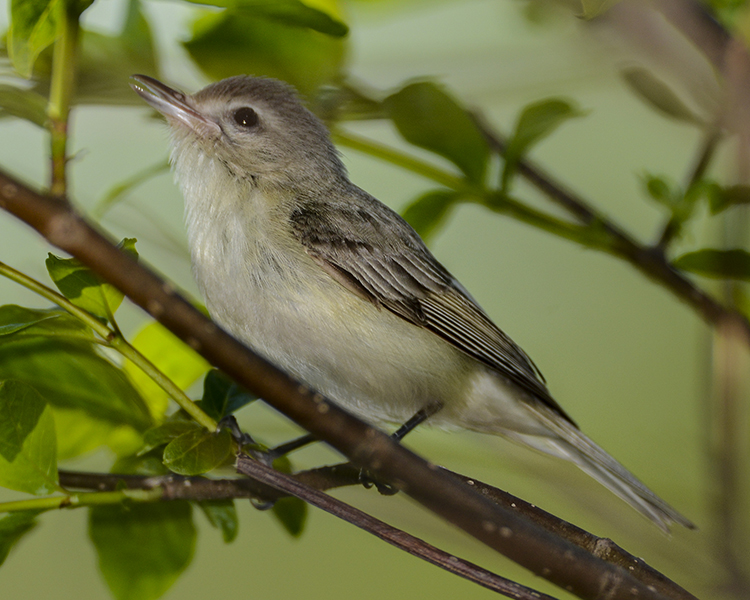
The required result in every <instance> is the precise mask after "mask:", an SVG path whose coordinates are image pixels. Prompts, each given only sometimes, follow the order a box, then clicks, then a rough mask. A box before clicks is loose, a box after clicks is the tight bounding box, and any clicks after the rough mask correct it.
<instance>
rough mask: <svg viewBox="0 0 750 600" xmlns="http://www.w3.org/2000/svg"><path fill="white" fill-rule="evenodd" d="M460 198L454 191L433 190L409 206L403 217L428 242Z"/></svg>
mask: <svg viewBox="0 0 750 600" xmlns="http://www.w3.org/2000/svg"><path fill="white" fill-rule="evenodd" d="M460 198H461V196H460V195H459V194H458V193H456V192H454V191H452V190H433V191H431V192H427V193H425V194H422V195H421V196H419V197H418V198H417V199H416V200H414V201H413V202H412V203H411V204H410V205H409V206H407V207H406V210H404V213H403V217H404V219H406V221H407V223H409V225H411V226H412V227H413V228H414V229H415V230H416V232H417V233H418V234H419V235H420V236H422V239H424V240H425V241H427V240H429V238H430V237H431V236H432V234H433V233H434V232H435V231H436V230H437V229H439V228H440V227H441V226H442V225H443V224H444V223H445V221H446V219H447V218H448V215H449V213H450V210H451V209H452V208H453V206H454V205H455V204H456V203H457V202H458V201H459V199H460Z"/></svg>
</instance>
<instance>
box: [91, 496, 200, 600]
mask: <svg viewBox="0 0 750 600" xmlns="http://www.w3.org/2000/svg"><path fill="white" fill-rule="evenodd" d="M89 537H90V538H91V541H92V542H93V543H94V548H95V549H96V553H97V555H98V558H99V569H100V570H101V572H102V575H103V576H104V580H105V581H106V582H107V585H108V586H109V589H110V591H111V592H112V595H113V596H114V597H115V598H116V599H117V600H156V599H157V598H159V597H160V596H161V595H162V594H164V592H166V591H167V590H168V589H169V588H170V587H171V586H172V584H173V583H174V582H175V581H176V580H177V578H178V577H179V576H180V574H181V573H182V572H183V571H184V570H185V569H186V568H187V566H188V565H189V564H190V561H191V560H192V558H193V553H194V550H195V539H196V531H195V525H194V524H193V518H192V510H191V507H190V504H189V503H187V502H182V501H174V502H155V503H152V504H126V505H122V506H95V507H92V508H91V510H90V512H89Z"/></svg>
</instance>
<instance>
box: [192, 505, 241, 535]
mask: <svg viewBox="0 0 750 600" xmlns="http://www.w3.org/2000/svg"><path fill="white" fill-rule="evenodd" d="M198 506H200V507H201V510H202V511H203V513H204V514H205V515H206V518H207V519H208V522H209V523H211V525H213V526H214V527H216V528H217V529H219V530H221V535H222V537H223V538H224V543H225V544H229V543H230V542H233V541H234V540H235V538H236V537H237V532H238V531H239V528H240V523H239V520H238V519H237V509H236V508H235V506H234V500H232V499H231V498H229V499H226V500H203V501H201V502H198Z"/></svg>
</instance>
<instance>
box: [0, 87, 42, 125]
mask: <svg viewBox="0 0 750 600" xmlns="http://www.w3.org/2000/svg"><path fill="white" fill-rule="evenodd" d="M9 115H10V116H14V117H18V118H20V119H26V120H27V121H30V122H31V123H34V124H35V125H39V127H44V125H45V123H46V122H47V99H46V98H45V97H44V96H42V95H41V94H38V93H37V92H35V91H34V90H23V89H21V88H17V87H14V86H12V85H0V118H1V117H5V116H9Z"/></svg>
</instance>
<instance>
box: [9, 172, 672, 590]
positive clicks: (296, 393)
mask: <svg viewBox="0 0 750 600" xmlns="http://www.w3.org/2000/svg"><path fill="white" fill-rule="evenodd" d="M0 208H3V209H4V210H6V211H8V212H9V213H11V214H13V215H15V216H16V217H18V218H19V219H21V220H23V221H24V222H26V223H27V224H29V225H30V226H31V227H33V228H35V229H36V230H37V231H39V232H40V233H41V234H42V235H43V236H44V237H45V238H46V239H47V240H48V241H50V242H51V243H52V244H54V245H56V246H57V247H59V248H61V249H62V250H64V251H66V252H68V253H69V254H71V255H73V256H75V257H76V258H78V259H79V260H80V261H81V262H82V263H83V264H84V265H86V266H87V267H89V268H90V269H91V270H92V271H93V272H94V273H96V274H97V275H99V276H100V277H102V279H104V280H105V281H107V282H109V283H111V284H112V285H114V286H115V287H117V288H118V289H119V290H121V291H122V292H124V293H125V294H126V295H127V296H128V297H129V298H130V299H131V300H132V301H133V302H135V303H136V304H137V305H139V306H141V307H142V308H143V309H145V310H146V311H147V312H148V313H149V314H151V315H152V316H153V317H154V318H156V319H157V320H158V321H159V322H160V323H162V324H163V325H164V326H165V327H167V328H168V329H169V330H170V331H172V332H173V333H174V334H175V335H177V336H178V337H180V338H181V339H182V340H184V341H186V342H187V343H188V344H189V345H190V346H191V347H193V348H195V349H196V350H197V351H198V352H200V353H201V354H202V355H203V356H204V357H205V358H206V359H207V360H208V361H209V362H211V363H212V364H214V365H215V366H217V367H219V368H221V369H222V370H223V371H225V372H226V373H227V374H228V375H229V376H230V377H232V378H233V379H235V381H237V382H238V383H240V384H241V385H244V386H245V387H247V388H248V389H249V390H250V391H252V392H254V393H255V394H257V395H258V396H259V397H261V398H263V399H264V400H265V401H266V402H267V403H268V404H270V405H271V406H273V407H274V408H276V409H277V410H278V411H280V412H281V413H283V414H285V415H286V416H287V417H289V418H290V419H292V420H293V421H295V422H296V423H297V424H299V425H300V426H301V427H303V428H304V429H306V430H307V431H309V432H310V433H312V434H313V435H314V436H315V437H317V438H318V439H320V440H323V441H325V442H326V443H328V444H329V445H330V446H332V447H333V448H335V449H337V450H338V451H340V452H341V453H342V454H343V455H345V456H346V457H347V458H349V459H350V460H351V461H352V462H353V463H354V464H355V465H358V466H359V467H362V468H365V469H367V470H368V471H370V472H372V473H373V474H374V475H375V476H376V477H377V478H378V479H382V480H384V481H386V482H390V483H391V484H392V485H394V486H395V487H396V488H398V489H401V490H402V491H403V492H404V493H406V494H407V495H409V496H410V497H411V498H413V499H414V500H416V501H417V502H419V503H420V504H422V505H423V506H424V507H425V508H427V509H429V510H431V511H432V512H434V513H435V514H437V515H439V516H441V517H442V518H444V519H446V520H447V521H449V522H450V523H452V524H454V525H456V526H457V527H459V528H461V529H463V530H464V531H466V532H467V533H469V534H470V535H472V536H473V537H475V538H476V539H477V540H479V541H481V542H483V543H484V544H486V545H487V546H489V547H490V548H493V549H494V550H496V551H498V552H500V553H502V554H504V555H505V556H507V557H508V558H510V559H511V560H514V561H515V562H517V563H519V564H520V565H522V566H524V567H526V568H527V569H530V570H531V571H533V572H534V573H536V574H539V575H541V576H543V577H545V578H546V579H548V580H549V581H551V582H553V583H555V584H557V585H559V586H561V587H563V588H565V589H567V590H569V591H571V592H572V593H574V594H576V595H578V596H579V597H580V598H583V599H591V600H595V599H598V598H602V597H606V598H608V599H609V600H624V599H629V600H632V598H634V597H638V598H639V599H643V600H660V599H663V598H665V596H663V595H662V594H659V593H658V592H656V591H655V590H654V589H653V588H651V587H650V586H647V585H645V584H643V583H642V582H640V581H638V580H637V579H636V578H634V577H633V576H632V575H631V574H630V573H628V571H627V570H626V569H623V568H620V567H616V566H614V565H611V564H608V563H606V562H605V561H602V560H601V559H599V558H598V557H596V556H594V555H592V554H591V553H589V552H587V551H585V550H583V549H582V548H580V547H579V546H577V545H575V544H573V543H571V542H569V541H567V540H565V539H563V538H560V537H559V536H556V535H554V534H553V533H551V532H549V531H547V530H546V529H545V528H544V527H542V526H540V525H539V524H537V523H535V522H533V521H531V520H529V519H527V518H525V517H523V516H521V515H519V514H517V513H516V512H514V511H512V510H509V509H507V508H504V507H502V506H499V505H497V504H495V503H493V502H492V501H490V500H488V499H487V498H485V497H483V496H482V495H481V494H479V493H478V492H477V491H476V490H474V489H473V488H472V487H471V486H468V485H466V484H465V483H464V482H462V481H461V480H460V479H458V478H457V477H455V476H454V475H452V474H450V473H447V472H445V471H442V470H440V469H439V468H438V467H436V466H435V465H433V464H430V463H428V462H427V461H425V460H424V459H422V458H421V457H419V456H417V455H416V454H414V453H413V452H411V451H409V450H407V449H406V448H404V447H403V446H400V445H399V444H397V443H396V442H394V441H393V440H391V439H390V438H389V436H387V435H386V434H384V433H383V432H381V431H379V430H377V429H375V428H373V427H371V426H369V425H367V424H365V423H363V422H362V421H360V420H359V419H356V418H355V417H353V416H352V415H350V414H349V413H347V412H346V411H344V410H342V409H341V408H339V407H338V406H336V405H335V404H333V403H332V402H330V401H329V400H328V399H326V398H324V397H323V396H322V395H320V394H318V393H316V392H314V391H313V390H310V389H309V388H307V387H306V386H303V385H300V384H299V383H298V382H295V381H294V380H292V379H291V378H289V377H288V376H287V375H286V374H284V373H283V372H282V371H280V370H279V369H278V368H277V367H275V366H274V365H272V364H271V363H269V362H268V361H266V360H264V359H263V358H261V357H260V356H258V355H257V354H255V353H254V352H252V351H251V350H250V349H248V348H247V347H245V346H244V345H242V344H241V343H240V342H238V341H237V340H235V339H234V338H232V337H231V336H230V335H228V334H227V333H225V332H224V331H223V330H221V329H220V328H219V327H218V326H217V325H215V324H214V323H213V322H212V321H211V320H209V319H208V318H206V317H205V316H204V315H202V314H201V313H200V312H199V311H197V310H196V309H195V308H194V307H193V306H192V305H190V303H188V302H187V301H186V300H184V299H183V298H182V297H180V296H179V295H178V294H177V293H176V292H175V290H174V287H173V286H172V285H171V284H168V283H166V282H164V281H163V280H162V279H160V278H159V277H157V276H156V275H154V274H153V273H152V272H151V271H149V270H147V269H146V268H145V267H143V266H142V265H141V264H138V263H136V262H135V261H134V260H133V259H132V257H130V256H129V255H127V254H125V253H123V252H121V251H120V250H118V249H117V248H116V247H115V245H114V244H113V243H111V241H110V240H108V239H107V238H105V237H104V236H102V235H101V234H100V233H99V232H97V231H96V230H95V229H94V228H93V227H92V226H91V225H89V224H88V223H87V222H86V221H84V220H83V219H82V218H81V217H80V216H79V215H77V214H76V213H75V212H73V211H72V209H70V208H69V207H68V206H65V205H64V204H62V203H60V202H56V201H55V200H54V199H52V198H50V197H48V196H43V195H40V194H38V193H36V192H34V191H32V190H31V189H29V188H28V187H25V186H24V185H22V184H21V183H20V182H18V181H15V180H13V179H11V178H10V177H8V176H7V175H5V174H3V173H1V172H0Z"/></svg>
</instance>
